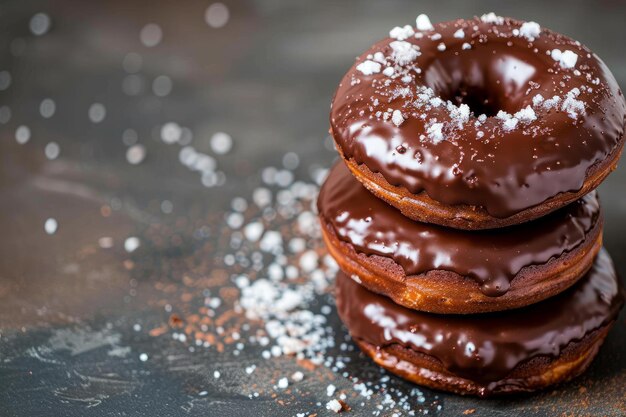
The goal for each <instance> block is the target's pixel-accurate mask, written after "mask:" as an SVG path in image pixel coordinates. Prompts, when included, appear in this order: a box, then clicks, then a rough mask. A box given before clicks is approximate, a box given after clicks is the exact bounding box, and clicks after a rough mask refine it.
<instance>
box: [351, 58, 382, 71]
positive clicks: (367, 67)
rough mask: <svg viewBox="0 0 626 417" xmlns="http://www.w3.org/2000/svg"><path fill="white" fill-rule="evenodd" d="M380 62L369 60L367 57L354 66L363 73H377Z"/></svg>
mask: <svg viewBox="0 0 626 417" xmlns="http://www.w3.org/2000/svg"><path fill="white" fill-rule="evenodd" d="M380 68H381V66H380V64H379V63H378V62H374V61H370V60H369V59H368V60H366V61H363V62H361V63H360V64H359V65H357V66H356V70H357V71H359V72H361V73H362V74H363V75H372V74H378V73H379V72H380Z"/></svg>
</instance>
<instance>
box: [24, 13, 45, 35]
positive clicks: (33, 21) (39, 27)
mask: <svg viewBox="0 0 626 417" xmlns="http://www.w3.org/2000/svg"><path fill="white" fill-rule="evenodd" d="M28 27H29V28H30V31H31V32H32V33H33V35H37V36H41V35H45V34H46V33H47V32H48V31H49V30H50V16H48V15H47V14H45V13H37V14H36V15H34V16H33V17H31V18H30V22H29V24H28Z"/></svg>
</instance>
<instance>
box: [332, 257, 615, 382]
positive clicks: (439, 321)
mask: <svg viewBox="0 0 626 417" xmlns="http://www.w3.org/2000/svg"><path fill="white" fill-rule="evenodd" d="M336 298H337V310H338V312H339V316H340V317H341V319H342V321H343V322H344V323H345V325H346V326H347V328H348V329H349V331H350V333H351V335H352V336H353V337H355V338H358V339H362V340H364V341H366V342H368V343H371V344H373V345H375V346H378V347H384V346H388V345H391V344H395V343H397V344H400V345H402V346H404V347H406V348H409V349H412V350H414V351H417V352H421V353H424V354H427V355H431V356H433V357H435V358H437V359H438V360H439V361H441V363H442V364H443V366H444V367H445V369H447V370H448V371H449V372H451V373H453V374H455V375H457V376H460V377H462V378H466V379H469V380H472V381H476V382H480V383H486V384H489V383H494V384H495V382H496V381H499V380H501V379H502V378H505V377H506V376H507V375H508V374H509V373H510V372H511V371H512V370H513V369H514V368H515V367H516V366H517V365H519V364H521V363H523V362H524V361H527V360H529V359H531V358H534V357H537V356H540V355H545V356H548V357H551V358H556V357H558V356H559V355H560V352H561V351H562V350H563V349H564V348H565V347H566V346H567V345H568V344H569V343H570V342H576V341H580V340H581V339H582V338H584V337H585V335H587V334H589V333H591V332H592V331H594V330H596V329H598V328H600V327H602V326H603V325H604V324H607V323H609V322H610V321H612V320H614V319H615V318H616V317H617V314H618V313H619V310H620V309H621V307H622V305H623V303H624V291H623V288H622V287H621V285H620V283H619V279H618V278H617V276H616V274H615V269H614V267H613V263H612V261H611V259H610V257H609V256H608V254H607V252H606V251H604V250H602V251H601V252H600V253H599V255H598V257H597V258H596V261H595V263H594V265H593V267H592V269H591V270H590V271H589V272H588V273H587V275H586V276H585V277H584V278H583V279H581V280H580V281H579V282H578V283H577V284H576V285H575V286H574V287H572V288H570V289H569V290H567V291H565V292H563V293H561V294H559V295H558V296H556V297H553V298H551V299H549V300H546V301H542V302H541V303H538V304H534V305H532V306H529V307H526V308H523V309H518V310H511V311H507V312H498V313H489V314H480V315H473V316H456V315H436V314H429V313H423V312H418V311H415V310H410V309H407V308H405V307H402V306H399V305H397V304H395V303H393V302H392V301H391V300H390V299H388V298H387V297H384V296H382V295H378V294H375V293H373V292H370V291H368V290H367V289H365V288H364V287H363V286H361V285H359V284H357V283H355V282H354V281H353V280H351V279H350V278H348V277H347V276H346V275H345V274H343V273H340V274H339V275H338V277H337V281H336Z"/></svg>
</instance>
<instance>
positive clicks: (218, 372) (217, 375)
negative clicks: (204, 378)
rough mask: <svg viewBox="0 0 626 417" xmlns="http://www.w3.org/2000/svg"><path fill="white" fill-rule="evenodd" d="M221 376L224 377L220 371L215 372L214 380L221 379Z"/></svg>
mask: <svg viewBox="0 0 626 417" xmlns="http://www.w3.org/2000/svg"><path fill="white" fill-rule="evenodd" d="M220 376H222V374H221V373H220V371H214V372H213V378H215V379H219V378H220Z"/></svg>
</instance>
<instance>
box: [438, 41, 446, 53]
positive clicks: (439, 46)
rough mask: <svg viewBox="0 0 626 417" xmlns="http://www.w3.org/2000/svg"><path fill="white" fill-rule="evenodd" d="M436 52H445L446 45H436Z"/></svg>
mask: <svg viewBox="0 0 626 417" xmlns="http://www.w3.org/2000/svg"><path fill="white" fill-rule="evenodd" d="M437 50H438V51H441V52H443V51H445V50H446V44H445V43H443V42H441V43H440V44H439V45H437Z"/></svg>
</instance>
